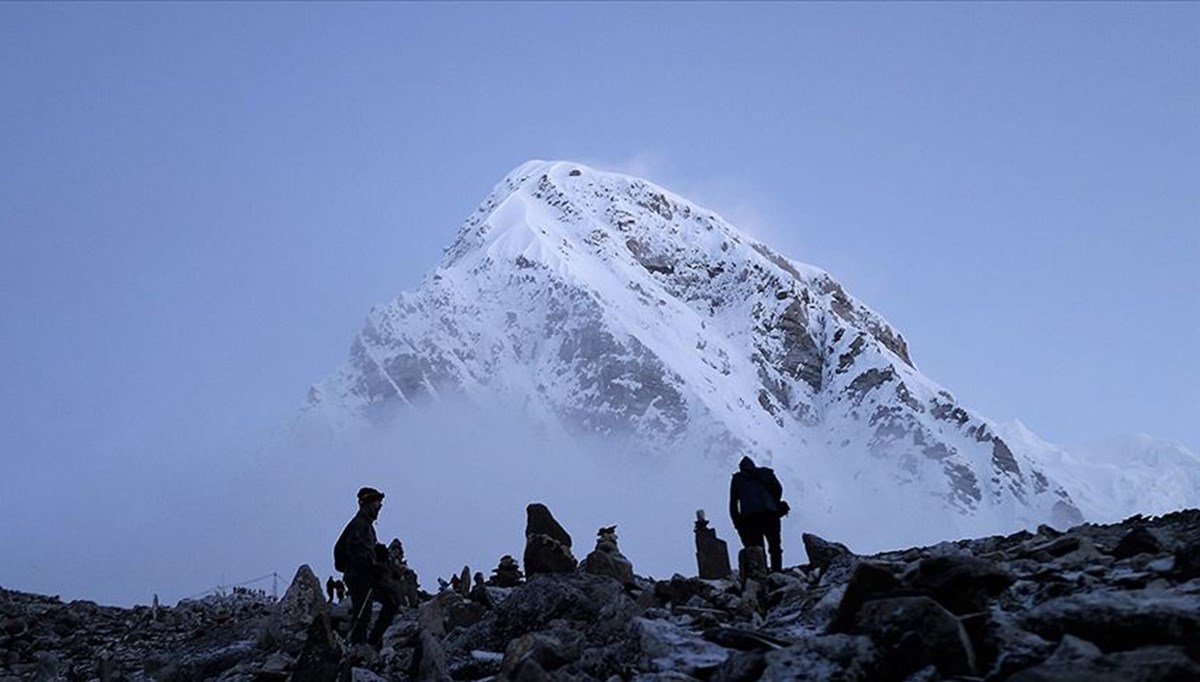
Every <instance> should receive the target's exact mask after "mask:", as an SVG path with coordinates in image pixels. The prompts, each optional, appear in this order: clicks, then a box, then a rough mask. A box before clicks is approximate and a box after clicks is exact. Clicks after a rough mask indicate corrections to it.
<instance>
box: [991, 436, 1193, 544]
mask: <svg viewBox="0 0 1200 682" xmlns="http://www.w3.org/2000/svg"><path fill="white" fill-rule="evenodd" d="M1001 433H1003V434H1004V437H1005V438H1007V439H1008V440H1009V441H1010V442H1014V443H1019V444H1020V445H1021V447H1023V448H1024V449H1026V450H1028V451H1029V452H1031V453H1033V454H1034V456H1035V457H1036V458H1037V459H1038V461H1039V462H1041V463H1042V466H1043V469H1044V470H1045V471H1046V472H1047V474H1048V475H1050V476H1051V477H1052V478H1053V479H1054V480H1056V481H1059V482H1060V483H1062V484H1063V486H1064V487H1065V488H1066V489H1067V490H1070V491H1071V496H1072V498H1073V499H1074V500H1075V502H1076V504H1077V505H1078V506H1079V508H1080V510H1081V511H1082V512H1083V514H1084V516H1085V517H1086V518H1087V519H1088V520H1089V521H1093V522H1096V523H1114V522H1116V521H1120V520H1122V519H1125V518H1128V517H1129V516H1133V515H1135V514H1145V515H1158V514H1165V513H1168V512H1172V511H1176V510H1179V509H1185V508H1194V507H1197V506H1200V457H1197V456H1196V455H1195V454H1194V453H1192V452H1191V451H1190V450H1188V449H1187V448H1186V447H1185V446H1184V445H1183V444H1181V443H1176V442H1174V441H1166V440H1161V439H1157V438H1154V437H1152V436H1148V435H1145V434H1134V435H1125V436H1117V437H1113V438H1109V439H1107V440H1103V441H1098V442H1095V443H1090V444H1086V445H1080V446H1073V447H1070V448H1064V447H1061V446H1058V445H1054V444H1052V443H1047V442H1046V441H1044V440H1042V439H1041V438H1038V437H1037V436H1036V435H1035V434H1033V433H1032V432H1031V431H1029V429H1027V428H1025V426H1024V425H1023V424H1021V423H1020V422H1019V421H1017V422H1013V423H1011V424H1006V425H1004V426H1003V427H1002V428H1001Z"/></svg>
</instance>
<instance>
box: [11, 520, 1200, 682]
mask: <svg viewBox="0 0 1200 682" xmlns="http://www.w3.org/2000/svg"><path fill="white" fill-rule="evenodd" d="M605 530H607V529H605ZM1135 532H1136V534H1135V535H1133V537H1135V538H1137V537H1143V538H1144V537H1147V535H1146V534H1147V533H1149V535H1150V536H1152V537H1154V538H1155V543H1157V544H1156V545H1154V544H1153V543H1151V544H1149V545H1144V544H1139V548H1144V547H1146V546H1150V547H1151V551H1138V552H1136V553H1133V554H1129V552H1128V548H1129V546H1130V542H1129V541H1127V540H1126V538H1129V537H1130V536H1131V534H1133V533H1135ZM538 535H543V534H541V533H539V534H538ZM544 537H547V538H549V536H545V535H544ZM1198 542H1200V510H1189V511H1184V512H1179V513H1175V514H1170V515H1167V516H1163V517H1158V518H1150V519H1147V518H1140V517H1138V518H1132V519H1129V520H1127V521H1126V522H1124V523H1122V524H1117V525H1112V526H1094V525H1085V526H1079V527H1077V528H1073V529H1071V530H1069V531H1067V532H1066V533H1059V532H1057V531H1054V530H1052V529H1050V528H1044V529H1041V530H1039V532H1038V533H1029V532H1022V533H1017V534H1013V535H1009V536H1005V537H1000V536H992V537H988V538H982V539H977V540H963V541H959V542H955V543H944V544H942V545H938V546H935V547H925V548H913V549H907V550H900V551H894V552H886V553H882V554H877V555H873V556H854V555H853V554H851V553H849V552H848V551H847V552H845V553H843V552H840V551H836V552H832V553H831V554H830V555H828V556H826V557H824V560H825V563H824V567H823V568H822V567H818V566H817V565H815V564H813V565H804V566H798V567H792V568H791V569H789V570H788V571H785V572H784V573H783V574H773V575H771V576H769V577H768V578H767V579H766V580H765V581H763V582H758V581H754V580H750V581H746V582H745V583H744V584H742V583H738V582H732V581H729V580H701V579H699V578H694V577H685V576H681V575H677V576H674V577H672V578H671V579H670V580H664V581H659V582H650V581H648V580H646V579H643V578H640V577H638V576H636V575H635V576H634V577H633V579H632V582H629V583H625V584H623V583H622V581H621V580H620V579H617V578H614V577H612V576H608V575H592V574H589V573H587V572H583V571H580V572H572V573H565V574H538V575H535V576H533V577H532V578H531V579H530V580H529V581H527V582H526V583H524V584H522V585H520V586H518V587H507V588H501V587H488V586H483V585H481V584H479V582H480V581H479V580H476V581H475V582H476V588H474V589H472V591H471V596H470V598H464V597H463V596H462V595H460V594H458V593H457V592H455V591H453V590H446V591H444V592H442V593H440V594H438V595H437V596H436V597H435V598H433V599H431V600H428V601H426V602H425V603H424V604H423V605H422V606H421V608H420V609H417V608H411V607H405V608H402V609H401V612H400V614H399V616H398V617H397V619H396V621H395V624H394V625H393V626H392V628H391V629H390V630H389V631H388V633H387V635H386V636H385V638H384V641H385V645H384V647H383V649H382V651H379V652H375V651H374V650H371V649H369V648H363V647H355V648H353V649H350V648H348V647H346V646H345V645H344V643H343V641H342V634H341V631H342V630H344V625H345V623H344V622H343V620H342V619H341V618H340V617H338V611H339V609H340V607H338V608H335V609H334V618H332V619H331V618H330V615H329V614H326V613H319V614H317V615H316V616H315V617H313V618H312V619H311V622H310V624H309V626H308V629H307V636H306V637H305V638H304V646H303V648H302V649H301V650H300V651H299V652H298V653H291V652H289V651H288V650H287V649H284V648H281V646H280V644H281V642H280V641H278V640H277V639H276V638H275V637H273V636H272V635H271V634H270V632H271V629H270V628H269V627H268V626H269V621H270V618H271V615H272V614H273V613H275V612H277V611H279V610H281V609H280V605H277V604H272V603H271V601H270V600H269V599H267V598H265V597H263V596H261V595H254V594H238V595H233V596H226V597H210V598H207V599H204V600H200V601H184V602H180V603H179V604H178V605H176V606H174V607H161V608H160V609H158V613H157V618H155V617H154V614H153V612H152V610H151V609H150V608H149V607H144V606H140V607H135V608H133V609H118V608H111V607H101V606H97V605H95V604H92V603H90V602H72V603H70V604H63V603H62V602H60V601H58V600H57V599H55V598H50V597H40V596H37V595H30V594H23V593H19V592H11V591H7V590H0V681H3V682H10V681H15V680H18V679H20V680H36V679H47V680H48V679H81V680H91V679H100V680H121V679H127V680H138V679H144V680H161V681H164V682H171V681H180V680H201V679H214V680H217V679H219V680H223V681H225V682H251V681H270V680H278V681H280V682H283V681H284V680H287V679H292V680H330V681H332V680H335V679H336V680H360V681H362V682H379V680H390V681H392V682H408V681H409V680H483V679H496V680H550V681H554V682H568V681H571V682H585V681H596V682H600V681H607V680H611V679H614V678H619V679H629V680H639V681H640V682H652V681H653V682H666V681H668V680H674V681H679V682H689V681H692V680H708V681H709V682H735V681H736V682H745V681H751V680H768V681H783V680H789V681H791V680H797V679H830V680H855V681H860V682H874V681H875V680H882V681H884V682H891V681H896V682H900V681H916V680H942V679H979V680H987V681H996V682H1003V681H1008V680H1011V681H1015V682H1040V681H1043V680H1056V681H1062V680H1066V681H1076V680H1077V681H1078V682H1084V681H1085V680H1086V681H1088V682H1091V681H1093V680H1101V681H1102V682H1117V681H1118V680H1119V681H1121V682H1126V681H1130V680H1132V681H1134V682H1151V681H1158V680H1194V679H1200V677H1198V676H1200V639H1198V636H1200V634H1198V633H1200V578H1198V577H1197V576H1195V575H1193V574H1192V573H1191V570H1192V568H1191V567H1190V565H1187V564H1186V562H1183V563H1181V562H1180V561H1179V560H1178V558H1177V557H1179V556H1185V557H1186V556H1188V554H1187V551H1190V550H1189V549H1188V548H1193V547H1195V546H1196V545H1197V543H1198ZM825 544H826V546H828V547H833V546H834V545H835V543H825ZM1153 546H1158V548H1159V549H1158V550H1153ZM1118 548H1121V549H1119V550H1118ZM1121 555H1123V556H1121ZM818 556H819V553H818ZM300 573H303V571H301V572H300ZM480 577H481V576H480ZM301 582H302V583H305V582H307V580H302V581H301ZM477 589H479V590H484V591H486V593H487V598H482V595H480V594H478V593H477ZM307 590H308V588H307V587H305V588H304V589H303V591H304V592H305V593H306V592H307ZM317 594H318V595H319V592H317ZM295 601H296V602H299V601H301V600H299V599H296V600H295ZM321 601H323V600H321ZM300 611H302V609H297V612H300Z"/></svg>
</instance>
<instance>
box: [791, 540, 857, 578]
mask: <svg viewBox="0 0 1200 682" xmlns="http://www.w3.org/2000/svg"><path fill="white" fill-rule="evenodd" d="M800 538H801V540H803V541H804V551H805V552H807V553H808V563H809V564H811V565H812V566H813V567H814V568H817V569H819V570H820V571H821V572H825V571H827V570H829V567H830V565H832V564H833V562H834V561H837V560H838V559H846V558H851V557H853V556H854V552H851V551H850V548H849V547H846V546H845V545H843V544H841V543H838V542H829V541H828V540H824V539H822V538H820V537H818V536H816V535H813V534H812V533H804V534H802V535H801V536H800Z"/></svg>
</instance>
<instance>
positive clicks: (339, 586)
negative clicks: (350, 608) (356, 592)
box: [333, 580, 346, 603]
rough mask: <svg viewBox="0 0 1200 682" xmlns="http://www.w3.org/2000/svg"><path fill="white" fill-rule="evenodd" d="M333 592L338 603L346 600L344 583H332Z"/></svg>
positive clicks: (336, 581)
mask: <svg viewBox="0 0 1200 682" xmlns="http://www.w3.org/2000/svg"><path fill="white" fill-rule="evenodd" d="M333 592H334V594H336V595H337V600H338V603H341V602H342V600H344V599H345V598H346V583H344V582H342V581H341V580H335V581H333Z"/></svg>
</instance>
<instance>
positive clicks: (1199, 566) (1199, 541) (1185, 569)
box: [1175, 538, 1200, 580]
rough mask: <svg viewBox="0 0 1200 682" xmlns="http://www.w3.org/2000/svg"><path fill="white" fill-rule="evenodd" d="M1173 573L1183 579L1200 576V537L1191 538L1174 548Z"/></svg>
mask: <svg viewBox="0 0 1200 682" xmlns="http://www.w3.org/2000/svg"><path fill="white" fill-rule="evenodd" d="M1175 573H1176V575H1178V576H1179V577H1180V578H1181V579H1183V580H1191V579H1193V578H1200V538H1192V540H1191V541H1190V542H1185V543H1183V544H1181V545H1179V547H1177V548H1176V549H1175Z"/></svg>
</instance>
